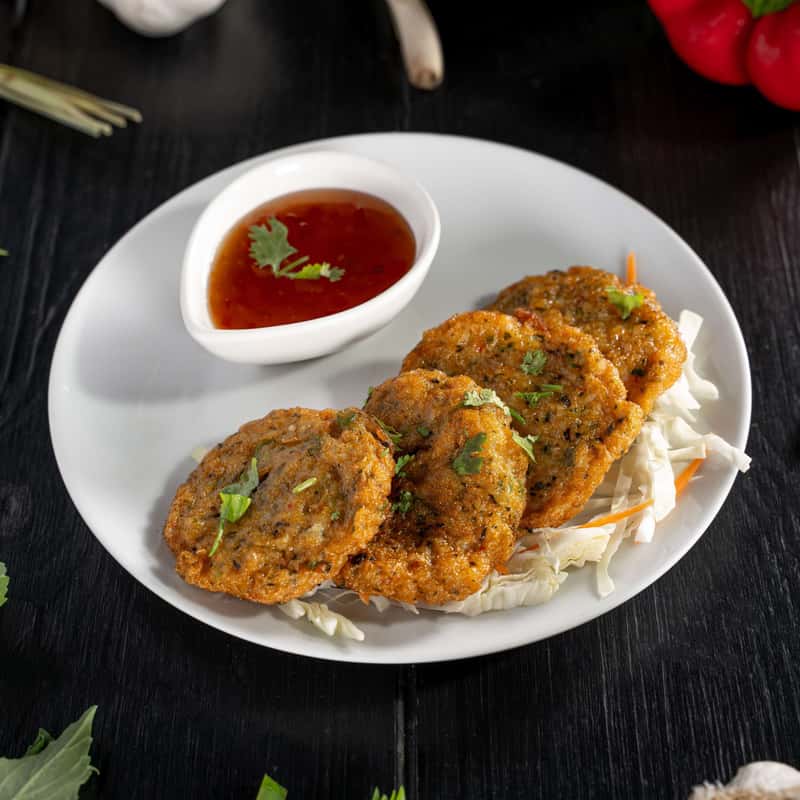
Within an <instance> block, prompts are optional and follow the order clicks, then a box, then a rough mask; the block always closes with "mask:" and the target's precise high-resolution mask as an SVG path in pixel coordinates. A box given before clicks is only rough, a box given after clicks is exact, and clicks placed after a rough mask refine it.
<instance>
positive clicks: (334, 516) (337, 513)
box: [331, 511, 342, 522]
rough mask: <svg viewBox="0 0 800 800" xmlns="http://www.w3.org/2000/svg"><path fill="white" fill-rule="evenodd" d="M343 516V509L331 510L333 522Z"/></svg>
mask: <svg viewBox="0 0 800 800" xmlns="http://www.w3.org/2000/svg"><path fill="white" fill-rule="evenodd" d="M341 516H342V512H341V511H331V522H336V520H337V519H339V518H340V517H341Z"/></svg>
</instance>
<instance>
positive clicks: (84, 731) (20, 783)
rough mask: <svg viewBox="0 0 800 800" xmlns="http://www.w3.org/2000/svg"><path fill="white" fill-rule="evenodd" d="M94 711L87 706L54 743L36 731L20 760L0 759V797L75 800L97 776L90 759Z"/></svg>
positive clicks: (91, 707)
mask: <svg viewBox="0 0 800 800" xmlns="http://www.w3.org/2000/svg"><path fill="white" fill-rule="evenodd" d="M95 711H97V706H90V707H89V708H88V709H86V711H84V713H83V715H82V716H81V717H80V719H78V720H77V721H76V722H73V723H72V724H71V725H68V726H67V727H66V728H65V729H64V732H63V733H62V734H61V736H59V737H58V738H56V739H54V738H53V737H52V736H51V735H50V734H49V733H48V732H47V731H45V730H42V729H39V733H38V735H37V736H36V741H35V742H34V743H33V744H32V745H31V746H30V747H29V748H28V750H27V752H26V753H25V755H24V756H22V758H0V796H2V797H4V798H6V797H7V798H19V799H20V800H22V798H27V797H31V798H32V797H34V796H36V797H47V798H48V800H74V798H76V797H77V796H78V791H79V789H80V787H81V786H82V785H83V784H84V783H86V781H88V780H89V778H91V777H92V773H93V772H97V769H95V767H93V766H92V763H91V760H90V758H89V748H90V747H91V746H92V721H93V720H94V715H95Z"/></svg>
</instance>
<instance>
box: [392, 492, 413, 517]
mask: <svg viewBox="0 0 800 800" xmlns="http://www.w3.org/2000/svg"><path fill="white" fill-rule="evenodd" d="M413 502H414V495H413V494H412V493H411V492H409V491H402V492H400V499H399V500H398V501H397V502H395V503H392V513H395V514H408V512H409V511H410V510H411V505H412V504H413Z"/></svg>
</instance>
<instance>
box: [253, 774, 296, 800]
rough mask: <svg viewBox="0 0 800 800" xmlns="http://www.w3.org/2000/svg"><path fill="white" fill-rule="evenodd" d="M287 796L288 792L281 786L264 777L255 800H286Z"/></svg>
mask: <svg viewBox="0 0 800 800" xmlns="http://www.w3.org/2000/svg"><path fill="white" fill-rule="evenodd" d="M287 794H289V792H288V791H287V790H286V789H285V788H284V787H283V786H281V785H280V784H279V783H278V782H277V781H276V780H274V779H272V778H270V776H269V775H265V776H264V779H263V780H262V781H261V786H260V787H259V789H258V795H257V796H256V800H286V795H287Z"/></svg>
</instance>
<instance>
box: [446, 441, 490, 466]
mask: <svg viewBox="0 0 800 800" xmlns="http://www.w3.org/2000/svg"><path fill="white" fill-rule="evenodd" d="M485 441H486V434H485V433H476V434H475V435H474V436H470V437H469V439H467V441H466V442H464V447H462V448H461V452H460V453H459V454H458V455H457V456H456V457H455V458H454V459H453V464H452V466H453V470H454V471H455V472H456V474H457V475H477V474H478V473H479V472H480V471H481V466H482V465H483V458H482V457H481V456H479V455H476V454H477V453H479V452H480V449H481V448H482V447H483V443H484V442H485Z"/></svg>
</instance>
